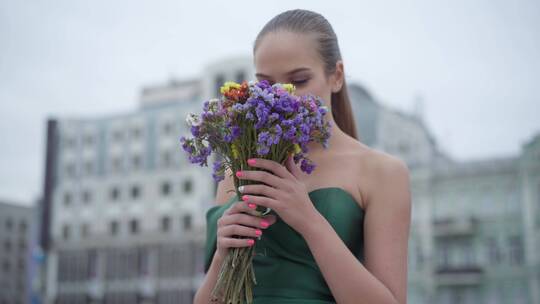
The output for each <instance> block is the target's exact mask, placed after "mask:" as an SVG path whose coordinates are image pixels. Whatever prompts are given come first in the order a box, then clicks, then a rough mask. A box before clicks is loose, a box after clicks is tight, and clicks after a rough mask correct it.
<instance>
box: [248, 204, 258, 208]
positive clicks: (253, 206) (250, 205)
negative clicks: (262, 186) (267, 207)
mask: <svg viewBox="0 0 540 304" xmlns="http://www.w3.org/2000/svg"><path fill="white" fill-rule="evenodd" d="M248 207H249V208H251V209H255V208H257V205H255V204H253V203H249V204H248Z"/></svg>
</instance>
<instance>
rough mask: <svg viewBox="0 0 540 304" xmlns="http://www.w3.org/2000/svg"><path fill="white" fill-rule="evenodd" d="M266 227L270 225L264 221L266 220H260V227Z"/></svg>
mask: <svg viewBox="0 0 540 304" xmlns="http://www.w3.org/2000/svg"><path fill="white" fill-rule="evenodd" d="M268 225H270V224H269V223H268V221H266V220H262V221H261V226H262V227H263V228H267V227H268Z"/></svg>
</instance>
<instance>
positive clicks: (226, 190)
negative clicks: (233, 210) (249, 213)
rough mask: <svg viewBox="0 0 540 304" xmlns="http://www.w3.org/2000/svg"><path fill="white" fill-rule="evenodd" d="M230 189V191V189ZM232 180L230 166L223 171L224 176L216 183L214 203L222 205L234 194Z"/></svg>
mask: <svg viewBox="0 0 540 304" xmlns="http://www.w3.org/2000/svg"><path fill="white" fill-rule="evenodd" d="M231 190H232V191H231ZM235 193H236V192H235V189H234V180H233V176H232V172H231V169H230V168H227V170H226V171H225V177H224V179H223V180H221V181H220V182H219V183H218V186H217V190H216V199H215V202H216V204H219V205H223V204H225V203H226V202H228V201H229V200H230V199H231V197H233V196H234V195H235Z"/></svg>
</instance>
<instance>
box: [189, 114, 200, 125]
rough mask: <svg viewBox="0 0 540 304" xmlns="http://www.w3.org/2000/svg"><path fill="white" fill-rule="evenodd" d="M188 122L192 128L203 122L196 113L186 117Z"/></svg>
mask: <svg viewBox="0 0 540 304" xmlns="http://www.w3.org/2000/svg"><path fill="white" fill-rule="evenodd" d="M186 122H187V124H188V125H190V126H198V125H200V124H201V121H200V120H199V116H197V115H196V114H194V113H189V114H188V115H187V117H186Z"/></svg>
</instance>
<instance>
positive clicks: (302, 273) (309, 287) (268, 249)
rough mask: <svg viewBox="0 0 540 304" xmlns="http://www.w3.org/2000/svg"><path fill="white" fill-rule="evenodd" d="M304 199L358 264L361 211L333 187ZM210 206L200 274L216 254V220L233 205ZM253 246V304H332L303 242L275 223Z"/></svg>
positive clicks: (361, 239)
mask: <svg viewBox="0 0 540 304" xmlns="http://www.w3.org/2000/svg"><path fill="white" fill-rule="evenodd" d="M309 197H310V198H311V201H312V202H313V204H314V206H315V208H316V209H317V210H318V211H319V212H320V213H321V214H322V215H323V216H324V217H325V218H326V219H327V220H328V222H329V223H330V225H332V227H333V228H334V230H335V231H336V233H337V234H338V235H339V237H340V238H341V239H342V240H343V242H344V243H345V245H347V247H348V248H349V250H350V251H351V252H352V253H353V254H354V256H356V258H357V259H358V260H359V261H360V262H363V261H364V228H363V226H364V225H363V224H364V210H363V209H362V208H361V207H360V206H359V205H358V203H357V202H356V200H355V199H354V197H353V196H352V195H351V194H349V193H348V192H347V191H345V190H344V189H342V188H339V187H325V188H319V189H315V190H312V191H311V192H309ZM237 201H239V199H238V198H237V195H234V196H233V197H232V198H231V199H230V200H229V201H228V202H227V203H225V204H223V205H216V206H213V207H211V208H210V209H208V211H207V212H206V224H207V226H206V227H207V235H206V236H207V238H206V248H205V266H204V272H205V273H206V272H207V271H208V269H209V268H210V264H211V262H212V259H213V256H214V252H215V251H216V237H217V236H216V232H217V220H218V219H219V218H220V217H221V216H222V214H223V212H224V211H225V210H226V209H227V208H229V207H230V206H231V205H232V204H233V203H234V202H237ZM262 230H263V234H262V236H261V239H260V240H256V241H255V256H254V257H253V267H254V271H255V276H256V279H257V284H256V285H254V289H253V303H254V304H277V303H283V304H327V303H335V300H334V297H333V296H332V293H331V291H330V288H329V287H328V285H327V284H326V281H325V280H324V277H323V275H322V273H321V271H320V269H319V267H318V265H317V263H316V262H315V259H314V257H313V255H312V253H311V251H310V249H309V247H308V245H307V243H306V241H305V240H304V238H303V237H302V236H301V235H300V234H299V233H298V232H296V230H294V229H292V228H291V227H290V226H289V225H287V224H286V223H285V222H284V221H283V220H281V219H279V218H278V220H277V222H276V223H274V224H273V225H271V226H270V227H269V228H267V229H262Z"/></svg>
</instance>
